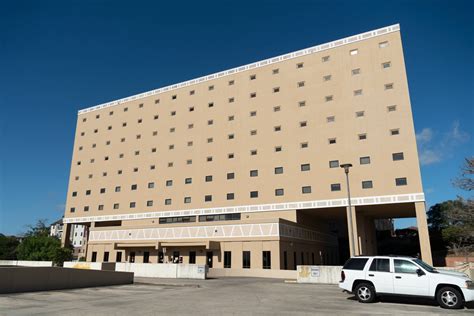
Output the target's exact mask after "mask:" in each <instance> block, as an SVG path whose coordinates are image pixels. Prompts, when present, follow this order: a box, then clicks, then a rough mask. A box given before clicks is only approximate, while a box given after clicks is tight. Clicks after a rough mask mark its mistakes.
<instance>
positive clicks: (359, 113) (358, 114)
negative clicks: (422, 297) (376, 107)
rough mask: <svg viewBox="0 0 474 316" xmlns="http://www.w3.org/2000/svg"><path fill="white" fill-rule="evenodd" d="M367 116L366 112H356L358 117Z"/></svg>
mask: <svg viewBox="0 0 474 316" xmlns="http://www.w3.org/2000/svg"><path fill="white" fill-rule="evenodd" d="M363 116H365V112H364V111H357V112H356V117H363Z"/></svg>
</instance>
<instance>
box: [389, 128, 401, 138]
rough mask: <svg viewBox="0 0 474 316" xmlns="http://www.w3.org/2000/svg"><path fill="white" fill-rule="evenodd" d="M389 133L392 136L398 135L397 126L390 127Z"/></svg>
mask: <svg viewBox="0 0 474 316" xmlns="http://www.w3.org/2000/svg"><path fill="white" fill-rule="evenodd" d="M390 135H392V136H395V135H400V130H399V129H398V128H395V129H391V130H390Z"/></svg>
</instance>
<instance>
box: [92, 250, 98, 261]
mask: <svg viewBox="0 0 474 316" xmlns="http://www.w3.org/2000/svg"><path fill="white" fill-rule="evenodd" d="M91 261H92V262H96V261H97V251H92V257H91Z"/></svg>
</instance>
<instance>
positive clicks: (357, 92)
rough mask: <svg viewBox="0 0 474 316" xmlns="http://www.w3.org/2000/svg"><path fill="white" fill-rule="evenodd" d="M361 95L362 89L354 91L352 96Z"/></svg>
mask: <svg viewBox="0 0 474 316" xmlns="http://www.w3.org/2000/svg"><path fill="white" fill-rule="evenodd" d="M359 95H362V89H357V90H354V96H359Z"/></svg>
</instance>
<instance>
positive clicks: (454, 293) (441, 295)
mask: <svg viewBox="0 0 474 316" xmlns="http://www.w3.org/2000/svg"><path fill="white" fill-rule="evenodd" d="M436 300H437V301H438V304H439V306H441V307H442V308H447V309H458V308H461V307H462V306H463V305H464V298H463V296H462V294H461V292H460V291H459V290H457V289H456V288H454V287H450V286H446V287H442V288H440V289H439V290H438V292H436Z"/></svg>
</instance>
